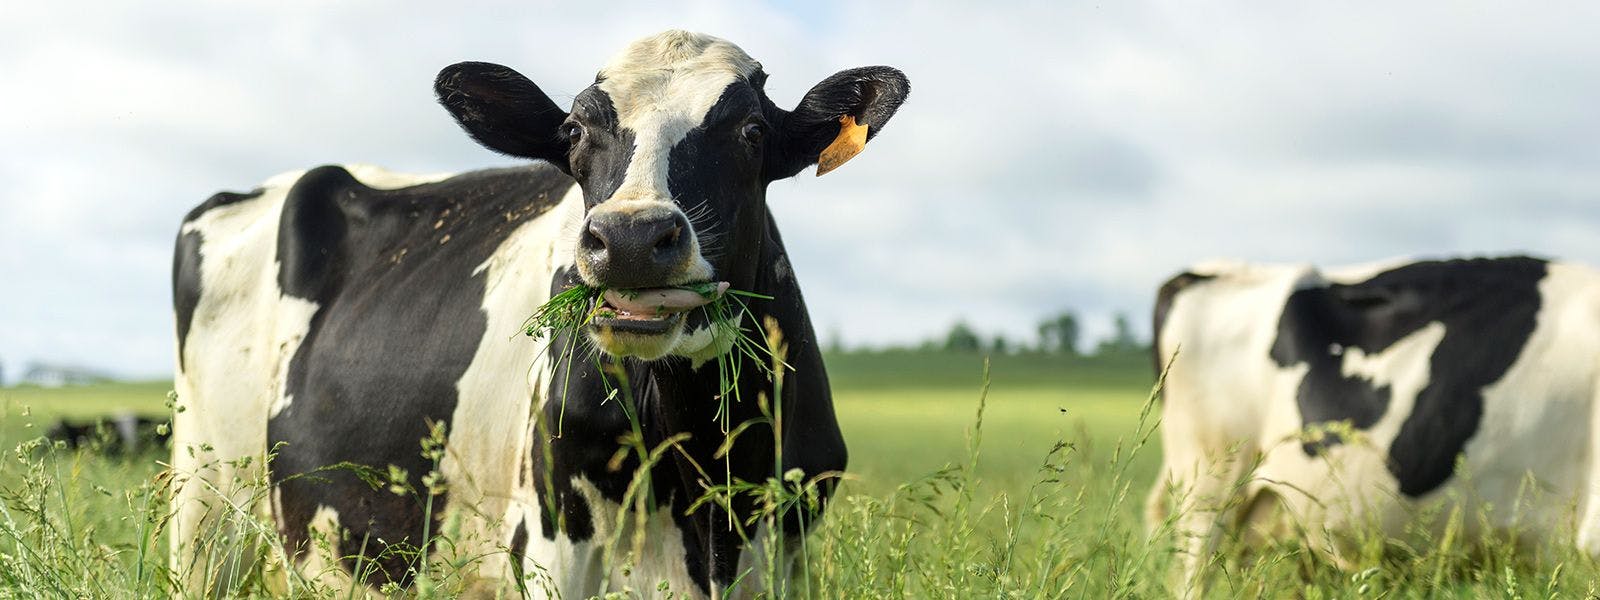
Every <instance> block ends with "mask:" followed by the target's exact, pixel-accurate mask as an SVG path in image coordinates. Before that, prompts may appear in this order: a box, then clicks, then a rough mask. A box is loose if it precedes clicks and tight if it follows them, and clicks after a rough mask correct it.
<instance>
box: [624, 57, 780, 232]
mask: <svg viewBox="0 0 1600 600" xmlns="http://www.w3.org/2000/svg"><path fill="white" fill-rule="evenodd" d="M760 69H761V64H760V63H757V62H756V61H755V60H754V59H752V58H750V56H749V55H747V54H745V52H744V50H741V49H739V47H738V46H735V45H733V44H731V43H729V42H727V41H724V40H721V39H717V38H714V37H711V36H708V35H701V34H696V33H690V32H687V31H666V32H662V33H660V34H657V35H654V36H651V37H648V38H644V39H641V40H639V41H636V42H634V43H632V44H629V45H628V47H627V48H624V49H623V50H622V51H621V52H619V53H617V55H616V56H614V57H612V59H611V61H610V62H608V63H606V66H605V67H603V68H601V69H600V77H601V78H602V80H601V81H600V83H599V88H600V90H601V91H604V92H605V93H606V94H607V95H609V96H610V97H611V101H612V103H613V106H614V107H615V108H616V112H617V122H618V124H619V125H620V126H621V127H622V128H623V129H626V130H629V131H632V132H633V134H634V149H633V158H632V162H631V163H630V164H629V165H628V169H627V171H626V174H625V175H624V176H623V179H622V184H621V186H619V187H618V188H617V191H616V193H615V194H613V195H612V198H614V199H619V200H622V199H638V200H654V201H671V198H672V196H671V193H670V192H669V191H668V187H667V173H668V165H667V162H668V157H669V155H670V154H671V153H672V147H673V146H675V145H677V143H678V142H680V141H683V138H684V137H685V136H687V135H688V134H689V131H690V130H692V129H694V128H695V127H699V126H700V124H701V123H702V122H704V121H705V117H706V113H707V112H709V111H710V110H711V107H712V106H714V105H716V103H717V100H718V99H719V98H721V97H722V92H723V90H724V89H726V88H727V87H728V85H730V84H732V83H733V82H734V81H737V80H739V79H742V78H746V77H749V76H750V75H752V74H754V73H755V72H756V71H758V70H760Z"/></svg>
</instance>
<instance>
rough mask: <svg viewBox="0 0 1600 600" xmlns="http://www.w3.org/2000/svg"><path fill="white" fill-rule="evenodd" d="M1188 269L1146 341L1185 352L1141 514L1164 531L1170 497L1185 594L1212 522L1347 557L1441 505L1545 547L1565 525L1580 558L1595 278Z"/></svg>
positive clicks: (1515, 262)
mask: <svg viewBox="0 0 1600 600" xmlns="http://www.w3.org/2000/svg"><path fill="white" fill-rule="evenodd" d="M1197 271H1202V272H1204V273H1205V275H1204V276H1200V277H1197V276H1196V274H1194V273H1190V274H1185V275H1183V276H1179V277H1177V278H1174V280H1173V281H1172V282H1170V283H1169V285H1171V286H1174V287H1176V288H1181V289H1173V290H1171V291H1172V292H1173V293H1172V294H1170V295H1169V294H1163V299H1162V301H1160V302H1158V315H1157V316H1158V319H1157V322H1156V327H1157V331H1158V332H1159V339H1160V348H1159V349H1158V351H1159V352H1161V353H1163V354H1162V355H1163V356H1169V355H1170V353H1171V352H1172V351H1173V350H1174V349H1175V348H1177V347H1178V346H1180V345H1181V346H1182V351H1181V353H1180V355H1179V357H1178V359H1177V361H1176V362H1175V363H1174V364H1172V366H1171V373H1170V374H1169V377H1168V381H1167V388H1166V392H1165V394H1164V396H1165V406H1164V411H1165V415H1164V418H1163V424H1162V428H1163V440H1164V444H1165V456H1164V458H1165V463H1164V466H1163V469H1162V473H1163V476H1162V478H1161V479H1160V480H1158V482H1157V485H1156V487H1155V489H1153V490H1152V492H1151V496H1150V500H1149V511H1148V514H1147V518H1148V519H1149V524H1150V525H1151V526H1152V527H1157V526H1159V525H1160V524H1161V523H1162V522H1164V518H1165V517H1167V513H1166V512H1165V510H1166V507H1167V500H1168V499H1169V498H1170V499H1172V500H1173V503H1172V506H1174V507H1175V508H1176V510H1177V512H1176V513H1175V514H1174V517H1173V524H1174V529H1175V530H1176V533H1177V535H1178V539H1179V540H1180V542H1179V543H1180V546H1181V550H1182V552H1181V555H1180V558H1179V562H1178V565H1177V568H1176V569H1175V570H1176V571H1177V572H1178V573H1179V574H1180V580H1179V582H1180V585H1181V586H1182V587H1181V588H1180V589H1181V591H1183V593H1189V594H1192V593H1196V592H1197V591H1198V590H1199V589H1200V586H1201V585H1202V580H1203V571H1204V567H1205V564H1206V562H1207V561H1208V560H1210V557H1211V556H1212V552H1211V551H1212V550H1213V549H1214V548H1215V546H1216V543H1217V541H1218V540H1219V538H1220V536H1221V535H1223V534H1225V533H1229V532H1236V533H1240V534H1243V535H1246V537H1247V541H1248V539H1249V538H1251V537H1253V536H1259V535H1284V534H1289V533H1298V534H1300V535H1303V536H1305V538H1306V541H1307V542H1308V543H1309V544H1311V545H1312V546H1313V547H1315V548H1318V549H1319V550H1321V551H1323V552H1324V553H1325V554H1326V555H1327V556H1329V557H1330V558H1332V559H1333V560H1335V561H1342V560H1343V557H1344V556H1347V554H1346V551H1347V550H1348V544H1349V543H1350V542H1351V541H1352V537H1351V536H1353V535H1356V534H1357V532H1373V531H1375V532H1378V533H1380V534H1383V535H1400V534H1402V533H1403V531H1404V528H1405V527H1406V526H1407V525H1408V524H1410V523H1412V522H1413V521H1414V520H1415V519H1416V518H1417V517H1418V516H1419V515H1420V514H1445V515H1448V514H1449V511H1448V510H1447V511H1442V512H1440V513H1429V512H1427V511H1423V510H1421V509H1422V508H1424V507H1436V506H1438V505H1440V504H1441V503H1444V504H1446V506H1447V507H1449V508H1454V509H1458V510H1460V511H1461V514H1463V515H1468V517H1469V518H1466V519H1464V520H1463V521H1462V523H1461V525H1463V526H1464V532H1465V533H1467V534H1468V535H1482V534H1488V533H1494V532H1505V531H1507V530H1510V529H1513V528H1515V529H1516V530H1517V531H1518V532H1519V537H1518V538H1517V539H1520V540H1523V541H1525V542H1542V541H1546V540H1550V539H1561V538H1562V537H1563V536H1569V535H1571V534H1570V532H1571V531H1572V528H1571V524H1572V523H1574V522H1575V520H1576V522H1577V523H1579V525H1580V526H1579V528H1578V535H1577V538H1576V540H1574V541H1576V542H1577V543H1578V544H1579V545H1580V546H1581V547H1583V548H1584V549H1585V550H1586V551H1590V552H1591V553H1593V551H1594V548H1593V546H1594V545H1595V542H1594V540H1595V539H1596V536H1597V532H1600V529H1597V527H1596V525H1594V522H1595V521H1596V520H1597V518H1600V517H1597V515H1596V512H1597V510H1600V509H1597V508H1596V503H1595V501H1594V498H1593V492H1592V491H1591V490H1593V489H1594V486H1595V485H1596V484H1597V483H1600V478H1597V477H1596V474H1595V473H1593V472H1591V471H1592V470H1593V466H1592V465H1593V464H1594V461H1593V460H1592V457H1593V456H1594V455H1595V452H1596V449H1595V448H1594V442H1593V441H1592V436H1591V435H1590V432H1591V431H1593V428H1594V426H1595V422H1596V421H1595V419H1596V410H1595V407H1596V402H1595V398H1594V396H1595V393H1596V391H1595V390H1596V377H1597V366H1600V365H1597V360H1600V343H1597V342H1596V341H1595V337H1594V336H1592V335H1590V332H1593V331H1595V330H1596V329H1595V328H1596V327H1597V326H1600V276H1597V275H1596V273H1595V272H1593V271H1591V270H1589V269H1587V268H1583V267H1578V266H1573V265H1566V264H1560V263H1545V262H1544V261H1535V260H1533V259H1518V258H1514V259H1498V260H1488V261H1448V262H1438V263H1415V264H1409V265H1387V266H1367V267H1360V268H1350V269H1342V270H1334V271H1330V272H1328V273H1326V274H1323V273H1321V272H1318V271H1315V270H1312V269H1309V268H1291V267H1259V266H1242V265H1234V266H1228V267H1217V266H1210V267H1207V268H1203V269H1197ZM1162 304H1164V305H1166V308H1165V309H1164V310H1162V309H1161V308H1160V307H1159V305H1162ZM1162 317H1165V318H1162ZM1158 364H1159V363H1158ZM1458 456H1460V457H1461V458H1460V463H1459V464H1460V466H1461V467H1462V469H1461V470H1459V471H1458V469H1457V457H1458ZM1573 507H1577V514H1574V512H1573ZM1432 525H1433V526H1435V527H1442V526H1443V525H1444V522H1443V520H1442V519H1441V520H1438V521H1436V522H1434V523H1432ZM1484 526H1487V530H1485V529H1484Z"/></svg>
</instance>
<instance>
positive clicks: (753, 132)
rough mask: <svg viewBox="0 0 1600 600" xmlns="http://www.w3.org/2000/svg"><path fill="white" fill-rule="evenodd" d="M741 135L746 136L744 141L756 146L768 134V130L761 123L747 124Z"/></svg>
mask: <svg viewBox="0 0 1600 600" xmlns="http://www.w3.org/2000/svg"><path fill="white" fill-rule="evenodd" d="M739 134H740V135H743V136H744V141H747V142H750V143H752V144H754V143H756V142H759V141H761V136H763V135H766V134H767V128H766V127H763V126H762V125H761V124H760V123H745V124H744V127H743V128H741V129H740V130H739Z"/></svg>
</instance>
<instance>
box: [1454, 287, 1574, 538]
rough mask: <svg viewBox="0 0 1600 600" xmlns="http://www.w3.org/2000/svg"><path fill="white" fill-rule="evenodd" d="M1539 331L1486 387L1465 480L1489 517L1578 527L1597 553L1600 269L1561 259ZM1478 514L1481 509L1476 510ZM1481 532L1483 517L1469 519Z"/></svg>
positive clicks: (1544, 293) (1531, 531)
mask: <svg viewBox="0 0 1600 600" xmlns="http://www.w3.org/2000/svg"><path fill="white" fill-rule="evenodd" d="M1539 293H1540V298H1541V300H1542V301H1543V305H1542V306H1541V307H1540V310H1539V314H1538V318H1537V322H1536V325H1535V327H1534V331H1533V335H1532V336H1531V337H1530V338H1529V339H1528V342H1527V344H1526V345H1525V346H1524V347H1523V348H1522V353H1521V355H1519V356H1518V357H1517V360H1516V362H1514V363H1512V365H1511V368H1510V369H1508V370H1507V371H1506V374H1505V376H1504V377H1502V378H1501V379H1500V380H1499V381H1496V382H1494V383H1493V384H1490V385H1488V386H1485V387H1484V389H1483V397H1484V402H1483V417H1482V419H1480V420H1479V423H1478V432H1477V433H1476V434H1475V435H1474V436H1473V437H1472V439H1471V440H1470V441H1469V442H1468V443H1467V446H1466V448H1465V449H1464V454H1465V458H1464V459H1463V460H1464V462H1463V467H1464V469H1463V471H1464V472H1465V473H1466V474H1467V475H1466V477H1465V478H1463V479H1460V480H1459V481H1461V483H1462V484H1469V485H1470V486H1471V487H1470V489H1471V492H1470V494H1468V496H1467V497H1468V498H1470V499H1471V500H1472V501H1473V502H1475V503H1478V504H1475V505H1474V506H1473V508H1474V509H1475V508H1476V507H1477V506H1488V507H1493V508H1494V509H1495V510H1493V511H1489V512H1488V514H1487V518H1488V524H1489V525H1490V526H1491V527H1494V528H1498V529H1502V530H1504V529H1506V528H1509V527H1511V526H1516V527H1517V528H1518V529H1519V531H1521V532H1522V535H1523V537H1524V538H1525V539H1527V540H1530V541H1535V542H1536V541H1542V540H1547V539H1551V538H1556V539H1559V538H1562V537H1566V536H1570V535H1572V534H1573V533H1574V527H1573V525H1574V522H1576V524H1577V527H1576V533H1577V536H1576V539H1575V542H1576V543H1577V545H1578V547H1579V548H1580V549H1584V550H1586V551H1588V552H1590V554H1591V555H1594V554H1597V553H1600V548H1597V547H1594V545H1593V544H1594V542H1595V541H1596V538H1594V537H1593V536H1594V535H1595V534H1596V533H1600V472H1597V471H1596V468H1597V467H1596V464H1597V463H1595V462H1594V457H1595V450H1596V449H1597V448H1600V446H1597V444H1600V440H1597V439H1596V436H1595V434H1594V432H1596V431H1600V420H1597V419H1600V410H1597V409H1600V404H1597V403H1596V400H1597V397H1596V394H1597V393H1600V391H1597V385H1600V337H1597V336H1595V335H1594V332H1595V331H1600V273H1596V272H1594V271H1593V270H1591V269H1589V268H1587V267H1580V266H1576V265H1567V264H1560V263H1551V264H1550V265H1549V273H1548V275H1547V276H1546V277H1545V279H1544V281H1542V282H1540V284H1539ZM1470 514H1476V512H1474V513H1470ZM1469 525H1470V526H1469V528H1468V531H1469V532H1476V531H1477V526H1478V525H1480V523H1471V524H1469Z"/></svg>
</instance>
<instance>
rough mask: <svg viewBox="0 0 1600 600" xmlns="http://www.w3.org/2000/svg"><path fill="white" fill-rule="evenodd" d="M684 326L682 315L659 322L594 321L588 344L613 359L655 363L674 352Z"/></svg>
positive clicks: (591, 325)
mask: <svg viewBox="0 0 1600 600" xmlns="http://www.w3.org/2000/svg"><path fill="white" fill-rule="evenodd" d="M683 323H684V315H683V313H679V314H675V315H672V316H669V317H665V318H661V319H604V318H597V319H595V320H594V322H593V323H590V324H589V340H590V341H591V342H594V346H595V348H596V349H598V350H600V351H601V352H604V353H606V354H610V355H612V356H617V357H633V358H639V359H643V360H655V359H658V358H661V357H664V356H667V355H668V354H671V353H672V351H673V349H675V348H677V346H678V340H679V339H680V338H682V337H683V329H684V326H683Z"/></svg>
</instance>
